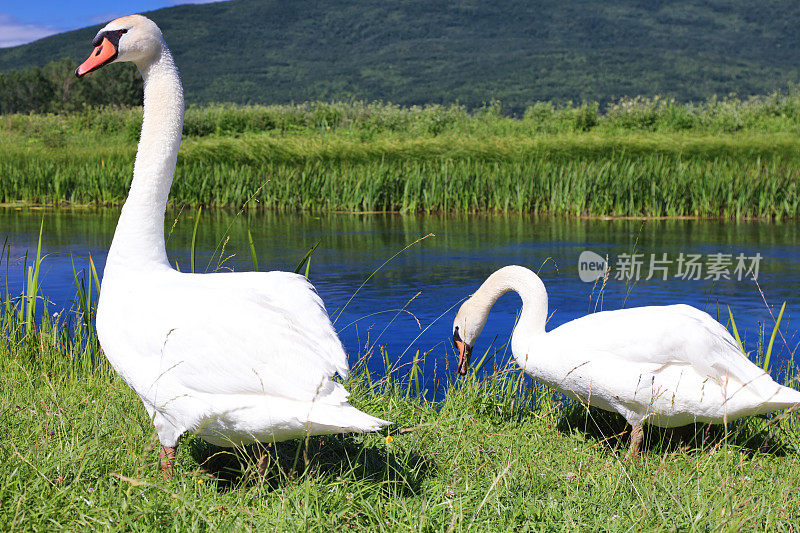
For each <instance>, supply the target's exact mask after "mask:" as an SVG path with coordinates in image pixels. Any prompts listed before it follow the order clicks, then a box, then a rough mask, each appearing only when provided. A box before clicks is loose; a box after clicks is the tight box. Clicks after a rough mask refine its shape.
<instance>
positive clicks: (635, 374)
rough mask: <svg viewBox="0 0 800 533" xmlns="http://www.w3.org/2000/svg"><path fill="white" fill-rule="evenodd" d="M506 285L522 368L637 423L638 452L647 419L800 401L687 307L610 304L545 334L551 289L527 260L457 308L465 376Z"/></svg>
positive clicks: (699, 416)
mask: <svg viewBox="0 0 800 533" xmlns="http://www.w3.org/2000/svg"><path fill="white" fill-rule="evenodd" d="M509 291H515V292H517V293H518V294H519V295H520V297H521V298H522V312H521V313H520V317H519V322H518V323H517V326H516V327H515V328H514V333H513V336H512V339H511V350H512V352H513V354H514V357H515V358H516V360H517V363H519V365H520V367H522V369H523V370H524V371H525V372H526V373H528V374H530V375H531V376H532V377H533V378H535V379H537V380H539V381H541V382H543V383H546V384H547V385H549V386H550V387H552V388H554V389H556V390H558V391H561V392H563V393H564V394H566V395H568V396H571V397H573V398H577V399H579V400H580V401H581V402H584V403H586V404H589V405H593V406H596V407H599V408H601V409H605V410H607V411H616V412H617V413H619V414H621V415H622V416H624V417H625V419H626V420H627V421H628V423H629V424H630V425H631V427H632V428H633V430H632V432H631V453H632V454H636V453H637V451H638V449H639V445H640V444H641V440H642V437H643V433H642V424H643V423H644V422H648V423H651V424H654V425H656V426H661V427H676V426H683V425H686V424H689V423H692V422H712V423H715V422H723V421H730V420H733V419H735V418H739V417H741V416H746V415H754V414H759V413H768V412H770V411H776V410H779V409H785V408H788V407H792V406H794V405H796V404H800V392H798V391H796V390H794V389H790V388H788V387H784V386H782V385H778V384H777V383H775V382H774V381H773V380H772V378H771V377H770V376H769V374H767V373H766V372H764V371H763V370H761V369H760V368H758V367H757V366H756V365H754V364H753V363H752V362H750V360H749V359H747V357H746V356H745V355H744V354H743V353H742V352H741V350H740V349H739V347H738V345H737V344H736V341H735V340H734V339H733V337H731V335H730V333H728V330H726V329H725V328H724V327H723V326H722V325H721V324H720V323H719V322H717V321H716V320H714V319H713V318H711V316H710V315H708V313H704V312H703V311H700V310H699V309H696V308H694V307H691V306H688V305H667V306H652V307H634V308H631V309H621V310H618V311H603V312H599V313H594V314H591V315H587V316H584V317H581V318H578V319H575V320H573V321H571V322H567V323H566V324H563V325H561V326H559V327H557V328H555V329H553V330H551V331H549V332H546V331H545V322H546V320H547V291H546V290H545V287H544V284H543V283H542V280H541V279H539V276H537V275H536V274H534V273H533V272H531V271H530V270H528V269H527V268H524V267H520V266H507V267H504V268H501V269H500V270H498V271H497V272H495V273H493V274H492V275H491V276H489V278H488V279H487V280H486V281H485V282H484V283H483V285H481V286H480V288H479V289H478V290H477V292H475V294H474V295H472V297H470V298H469V299H468V300H467V301H465V302H464V303H463V304H462V305H461V308H460V309H459V310H458V314H457V315H456V318H455V321H454V322H453V342H454V343H455V345H456V348H457V349H458V352H459V362H458V371H459V373H461V374H462V375H463V374H466V372H467V369H468V367H469V359H470V354H471V351H472V347H473V345H474V344H475V340H476V339H477V338H478V336H479V335H480V333H481V330H482V329H483V326H484V324H485V323H486V319H487V317H488V315H489V310H490V309H491V307H492V306H493V305H494V303H495V302H496V301H497V299H498V298H500V296H502V295H503V294H505V293H507V292H509Z"/></svg>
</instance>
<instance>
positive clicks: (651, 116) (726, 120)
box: [0, 93, 800, 219]
mask: <svg viewBox="0 0 800 533" xmlns="http://www.w3.org/2000/svg"><path fill="white" fill-rule="evenodd" d="M704 105H705V107H702V106H695V107H692V106H690V105H679V104H675V103H674V102H670V101H664V100H656V101H650V100H646V101H645V100H635V101H632V103H630V105H627V104H626V105H624V106H623V105H622V104H620V106H621V107H619V108H618V109H617V108H613V107H612V108H609V109H608V110H607V112H606V113H605V114H603V115H599V114H598V113H597V109H596V108H594V107H588V106H585V105H584V106H579V107H561V108H556V107H553V106H549V107H548V106H546V105H544V104H543V106H540V108H536V107H534V108H531V110H529V112H528V113H527V114H526V115H525V117H523V118H521V119H513V118H508V117H503V116H502V115H501V114H500V109H499V108H486V109H484V110H481V111H478V112H475V113H472V114H470V113H467V112H466V111H465V110H464V109H463V108H460V107H457V106H453V107H442V106H431V107H427V108H399V107H396V106H391V105H385V106H382V105H378V104H371V105H366V104H350V105H345V104H305V105H300V106H270V107H256V106H254V107H248V108H240V107H231V106H227V107H225V106H212V107H208V108H191V109H190V110H189V112H188V114H187V121H186V125H185V135H186V138H185V140H184V143H183V146H182V148H181V153H180V156H179V160H178V168H177V170H176V179H175V183H174V185H173V189H172V194H171V201H172V202H173V203H174V204H178V205H192V206H200V205H202V206H211V207H234V208H240V207H242V206H243V205H247V206H248V207H249V208H256V209H257V208H269V209H278V210H317V211H321V210H327V211H337V210H345V211H403V212H480V211H503V212H533V213H549V214H560V215H577V216H604V215H610V216H699V217H726V218H745V217H760V218H772V219H781V218H795V217H797V216H800V200H799V199H798V198H799V197H800V195H798V188H799V187H800V156H798V154H800V141H798V136H797V133H798V132H800V128H798V127H797V124H798V123H800V122H798V119H797V118H796V117H795V115H796V114H797V115H798V116H800V114H798V113H795V112H794V111H792V110H793V109H794V106H797V107H798V108H800V96H798V95H797V94H796V93H792V95H790V96H785V97H778V96H775V97H774V98H773V99H772V100H770V99H762V100H754V101H750V102H735V101H726V102H723V103H719V102H716V103H714V102H708V103H706V104H704ZM676 110H677V111H676ZM675 117H678V118H675ZM680 117H684V118H685V117H690V118H689V119H686V120H687V121H688V122H686V123H684V122H682V121H681V120H682V119H680ZM692 117H693V118H692ZM679 119H680V120H679ZM690 119H691V120H690ZM140 120H141V112H140V111H139V110H136V109H132V110H113V109H106V110H87V111H85V112H83V113H77V114H71V115H63V116H57V115H30V116H22V115H7V116H4V117H2V119H0V131H2V136H0V176H2V180H0V202H3V203H29V204H63V203H72V204H94V205H118V204H121V203H122V202H123V201H124V198H125V196H126V194H127V188H128V185H129V183H130V178H131V173H132V167H133V158H134V155H135V151H136V136H137V135H138V131H139V124H140ZM682 124H683V126H682ZM681 128H684V129H681Z"/></svg>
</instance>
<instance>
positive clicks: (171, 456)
mask: <svg viewBox="0 0 800 533" xmlns="http://www.w3.org/2000/svg"><path fill="white" fill-rule="evenodd" d="M158 456H159V457H160V458H161V473H162V474H163V475H164V479H172V467H173V466H174V465H175V448H171V447H169V446H162V447H161V451H160V452H158Z"/></svg>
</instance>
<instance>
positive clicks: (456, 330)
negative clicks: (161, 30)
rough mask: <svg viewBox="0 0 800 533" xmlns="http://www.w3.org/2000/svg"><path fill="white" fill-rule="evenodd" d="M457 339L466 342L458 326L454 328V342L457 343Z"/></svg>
mask: <svg viewBox="0 0 800 533" xmlns="http://www.w3.org/2000/svg"><path fill="white" fill-rule="evenodd" d="M456 341H459V342H464V341H462V340H461V335H459V334H458V326H456V327H455V329H454V330H453V343H454V344H455V342H456Z"/></svg>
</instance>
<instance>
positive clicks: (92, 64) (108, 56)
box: [75, 37, 117, 78]
mask: <svg viewBox="0 0 800 533" xmlns="http://www.w3.org/2000/svg"><path fill="white" fill-rule="evenodd" d="M116 58H117V47H116V46H114V45H113V44H111V41H109V40H108V39H107V38H106V37H103V40H102V41H101V42H100V44H99V45H98V46H97V47H96V48H95V49H94V51H93V52H92V55H90V56H89V59H87V60H86V61H84V62H83V63H81V65H80V66H79V67H78V68H76V69H75V75H76V76H78V77H79V78H82V77H84V76H86V75H87V74H89V73H90V72H93V71H95V70H97V69H99V68H100V67H102V66H103V65H107V64H108V63H111V62H112V61H114V60H115V59H116Z"/></svg>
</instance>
